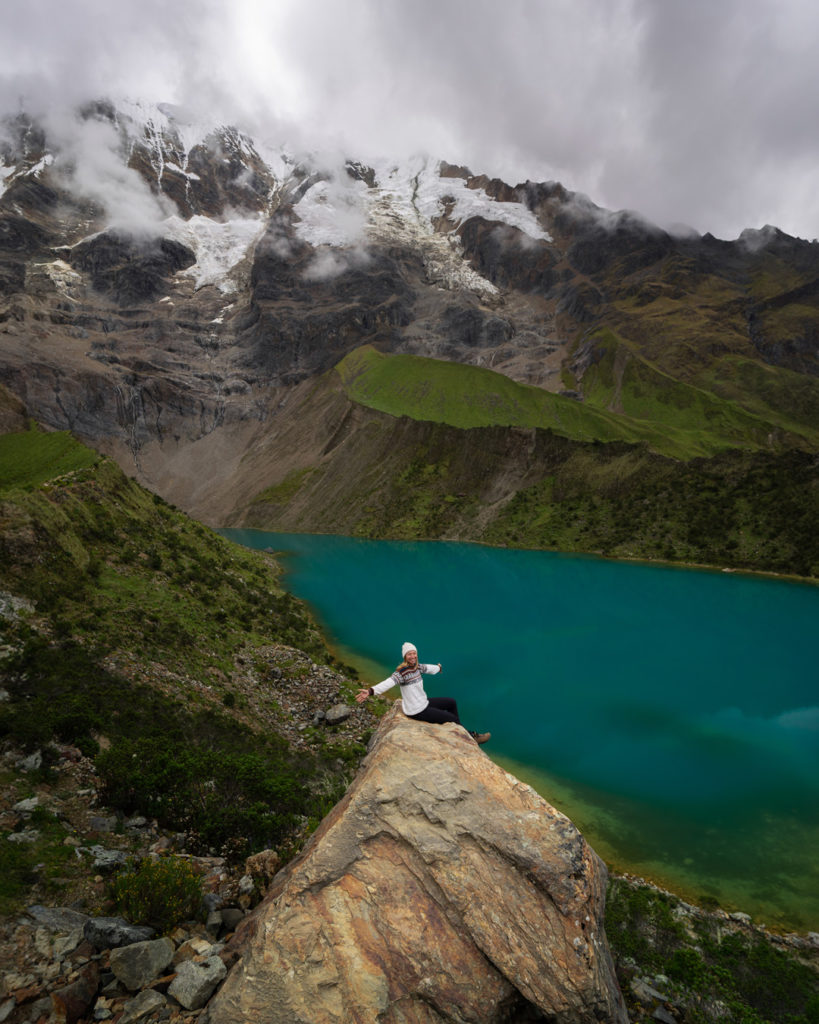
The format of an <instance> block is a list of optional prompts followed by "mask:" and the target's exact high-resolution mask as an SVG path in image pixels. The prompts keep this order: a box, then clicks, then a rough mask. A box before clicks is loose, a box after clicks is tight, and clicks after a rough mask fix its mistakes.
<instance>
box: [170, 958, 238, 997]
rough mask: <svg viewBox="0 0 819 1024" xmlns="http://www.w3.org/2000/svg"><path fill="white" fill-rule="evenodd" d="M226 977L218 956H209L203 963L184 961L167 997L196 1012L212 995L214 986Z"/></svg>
mask: <svg viewBox="0 0 819 1024" xmlns="http://www.w3.org/2000/svg"><path fill="white" fill-rule="evenodd" d="M226 975H227V968H226V967H225V965H224V963H223V962H222V960H221V959H220V958H219V957H218V956H209V957H208V958H207V960H205V962H204V963H201V964H197V963H194V962H193V961H192V960H186V961H185V962H184V963H181V964H180V965H179V968H178V970H177V974H176V977H175V978H174V980H173V981H172V982H171V984H170V987H169V989H168V995H170V996H173V998H174V999H176V1000H177V1002H179V1003H181V1004H182V1006H184V1007H185V1009H186V1010H198V1009H200V1007H202V1006H204V1005H205V1003H206V1002H207V1001H208V1000H209V999H210V997H211V996H212V995H213V992H214V990H215V989H216V986H217V985H218V984H219V982H220V981H222V979H223V978H224V977H225V976H226Z"/></svg>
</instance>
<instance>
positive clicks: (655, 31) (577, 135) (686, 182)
mask: <svg viewBox="0 0 819 1024" xmlns="http://www.w3.org/2000/svg"><path fill="white" fill-rule="evenodd" d="M818 47H819V4H817V3H816V2H815V0H504V2H503V3H499V2H498V0H491V2H490V0H172V2H171V3H168V2H167V0H5V2H4V4H3V11H2V34H1V35H0V107H2V108H4V109H5V110H16V109H19V107H20V105H21V103H23V104H25V105H26V106H28V107H29V108H30V109H34V110H48V111H50V112H52V113H54V112H57V111H59V110H61V109H64V108H65V107H67V106H69V105H70V104H71V103H74V102H78V101H81V100H83V99H87V98H91V97H98V96H102V95H107V96H111V97H117V96H129V97H131V98H141V99H145V100H150V101H156V102H161V101H166V102H175V103H180V104H183V105H185V106H187V107H189V108H195V109H197V110H199V111H201V112H203V113H205V112H206V113H208V114H209V115H212V116H214V117H216V118H218V119H220V120H225V121H231V122H234V123H238V124H240V125H241V126H243V127H245V128H247V129H248V130H251V131H253V132H256V133H258V134H261V135H263V136H265V137H266V138H267V139H268V140H269V141H277V140H278V141H281V142H284V141H287V142H288V143H290V144H291V145H292V146H293V147H294V148H305V147H306V148H312V149H321V148H322V147H327V148H328V150H330V149H336V150H343V151H344V152H345V153H347V154H348V155H349V156H352V157H354V158H358V159H362V160H365V161H366V160H367V159H374V158H375V157H378V156H393V155H394V156H395V157H396V159H398V158H400V157H401V156H403V155H407V154H410V153H417V152H419V151H420V152H426V153H428V154H430V155H432V156H435V157H442V158H445V159H448V160H450V161H452V162H458V163H465V164H467V165H468V166H469V167H470V168H471V169H472V170H473V171H474V172H476V173H481V172H485V173H489V174H491V175H498V176H500V177H502V178H504V179H505V180H506V181H509V182H510V183H516V182H518V181H523V180H526V179H527V178H531V179H536V180H549V179H557V180H559V181H562V182H563V184H564V185H566V186H567V187H568V188H570V189H573V190H576V191H581V192H585V193H586V194H588V195H589V196H590V197H591V199H593V200H594V201H595V202H596V203H598V204H599V205H601V206H605V207H608V208H610V209H624V208H625V209H632V210H637V211H639V212H641V213H642V214H644V215H645V216H647V217H649V218H650V219H652V220H654V221H655V222H657V223H659V224H661V225H663V226H670V225H674V224H684V225H689V226H691V227H693V228H695V229H697V230H698V231H701V232H705V231H711V232H712V233H713V234H715V235H717V236H719V237H722V238H734V237H736V236H737V234H739V232H740V231H741V230H742V229H743V228H745V227H761V226H762V225H764V224H766V223H771V224H775V225H777V226H778V227H780V228H782V229H783V230H785V231H788V232H789V233H791V234H794V235H798V236H801V237H804V238H811V239H812V238H816V237H819V187H817V171H819V116H817V108H818V107H819V59H817V49H818Z"/></svg>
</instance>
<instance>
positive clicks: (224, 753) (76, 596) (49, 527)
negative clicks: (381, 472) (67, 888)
mask: <svg viewBox="0 0 819 1024" xmlns="http://www.w3.org/2000/svg"><path fill="white" fill-rule="evenodd" d="M0 481H2V483H0V634H2V643H0V672H2V675H3V686H4V688H5V689H6V690H7V692H8V699H7V700H4V701H3V702H2V704H0V737H9V738H11V739H13V740H14V742H15V744H17V745H19V746H22V747H23V748H24V749H27V750H35V749H39V750H41V751H43V754H44V757H45V758H46V761H45V764H44V769H43V770H44V773H45V775H44V778H47V772H48V758H49V756H50V755H49V747H48V744H49V742H50V741H51V740H52V739H57V740H59V741H61V742H63V743H69V744H73V745H75V746H79V747H80V749H81V750H82V751H83V752H84V753H85V754H87V755H88V756H91V757H93V758H94V759H95V762H96V766H97V769H98V771H99V773H100V775H101V777H102V781H103V786H104V793H103V797H104V799H105V800H106V801H107V803H108V806H111V807H113V808H115V809H117V810H120V811H122V812H123V813H125V814H133V813H140V814H144V815H146V816H149V817H155V818H157V819H158V820H159V822H160V824H161V825H162V826H163V827H166V828H168V829H170V830H173V831H180V832H186V833H187V834H188V849H189V850H190V851H191V852H206V851H207V850H209V849H221V850H222V852H223V853H224V854H225V855H226V856H229V857H240V856H242V855H243V854H245V853H247V852H249V850H250V849H251V848H255V849H259V848H263V847H264V846H270V845H276V846H277V848H279V849H281V850H282V851H285V850H287V849H288V847H289V846H292V844H293V843H294V842H296V841H297V840H299V839H303V838H304V828H305V820H306V819H305V817H304V816H305V815H306V816H307V818H309V819H311V820H312V824H313V825H315V824H317V822H318V820H319V819H320V818H321V817H322V816H323V814H324V813H326V811H327V810H328V809H329V807H330V806H332V804H333V803H334V802H335V799H337V798H338V796H340V794H341V792H343V788H344V786H345V784H346V776H345V770H342V769H339V768H338V766H337V762H338V759H339V758H342V759H344V758H347V757H348V756H349V757H350V758H353V759H354V760H355V759H357V758H358V757H359V756H360V754H362V753H363V747H362V748H361V749H356V750H353V748H352V746H351V747H350V749H349V750H339V749H338V748H337V746H334V745H333V744H330V743H328V744H326V747H325V746H322V744H324V743H325V741H324V739H323V738H317V739H316V744H315V745H314V746H308V747H306V748H304V749H299V750H296V749H295V748H293V747H292V746H291V744H290V741H289V740H288V738H287V727H288V719H287V715H286V713H285V712H284V711H283V709H282V706H281V704H280V702H279V700H278V693H277V691H276V688H275V684H274V679H275V678H282V680H283V682H282V684H281V685H284V686H287V687H288V688H289V689H290V690H291V691H292V690H294V689H295V688H297V687H299V686H301V685H302V683H301V680H302V679H305V678H306V675H305V673H307V672H309V670H310V669H309V666H310V665H311V664H312V662H313V661H317V662H319V663H323V664H328V663H331V664H332V663H333V659H332V658H331V656H330V655H329V653H328V652H327V650H326V648H325V646H324V642H323V640H322V638H321V636H320V635H319V633H318V631H317V630H316V628H315V626H314V624H313V623H312V621H311V620H310V618H309V616H308V615H307V613H306V611H305V609H304V607H303V606H302V605H301V604H300V603H299V602H298V601H296V600H295V599H294V598H293V597H292V596H291V595H289V594H287V593H286V592H285V591H283V590H282V588H281V586H280V585H279V567H278V565H277V564H276V563H275V561H273V559H272V558H271V557H270V556H268V555H266V554H263V553H261V552H252V551H248V550H246V549H244V548H240V547H237V546H236V545H234V544H231V543H230V542H228V541H227V540H225V539H224V538H222V537H220V536H219V535H218V534H216V533H214V532H213V531H211V530H209V529H207V528H205V527H204V526H202V525H200V524H198V523H196V522H194V521H192V520H191V519H189V518H188V517H187V516H185V515H183V514H182V513H181V512H179V511H177V510H176V509H174V508H172V507H171V506H169V505H168V504H166V503H165V502H164V501H162V500H161V499H159V498H157V497H155V496H153V495H152V494H150V493H149V492H147V491H146V490H144V489H143V488H142V487H140V486H139V485H138V484H136V483H135V482H134V481H133V480H130V479H129V478H127V477H126V476H125V475H124V474H123V473H122V472H121V470H120V469H119V468H118V467H117V466H116V465H115V464H114V463H113V462H111V461H110V460H108V459H105V458H101V457H100V456H99V455H97V454H96V453H94V452H91V451H90V450H89V449H87V448H85V447H84V446H83V445H81V444H79V443H78V442H76V441H75V440H74V439H73V438H71V437H70V436H69V435H67V434H48V433H45V432H41V431H39V430H37V429H36V428H34V429H31V430H28V431H22V432H18V433H11V434H6V435H3V436H0ZM10 609H11V610H10ZM272 652H275V658H276V664H277V665H278V669H277V671H278V672H279V676H278V677H273V676H270V674H269V670H270V666H271V664H272V662H271V658H272V657H274V654H273V653H272ZM339 678H341V677H339ZM305 685H306V684H305ZM347 685H348V686H350V687H352V686H353V684H352V683H348V684H347ZM290 724H292V723H290ZM356 763H357V760H356ZM345 764H346V762H345ZM204 778H207V779H211V780H212V783H211V788H210V789H203V786H202V780H203V779H204ZM328 794H329V796H328ZM328 799H329V803H328ZM10 850H11V852H12V853H14V851H13V850H12V844H10V843H3V842H2V837H0V876H2V875H3V872H4V870H5V869H6V868H8V869H9V871H11V870H12V868H14V865H9V864H7V863H6V861H5V860H4V859H3V858H4V857H6V859H7V855H8V856H11V854H10V853H9V851H10ZM18 867H19V865H18ZM14 870H15V871H16V868H15V869H14ZM6 895H7V896H8V894H6ZM12 895H13V894H12ZM1 896H2V893H0V897H1ZM10 898H11V897H10ZM1 902H2V900H0V903H1Z"/></svg>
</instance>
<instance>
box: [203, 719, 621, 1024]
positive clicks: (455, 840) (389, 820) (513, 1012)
mask: <svg viewBox="0 0 819 1024" xmlns="http://www.w3.org/2000/svg"><path fill="white" fill-rule="evenodd" d="M605 886H606V870H605V866H604V865H603V863H602V861H601V860H600V859H599V858H598V857H597V855H596V854H595V853H594V851H593V850H592V849H591V848H590V847H589V845H588V844H587V843H586V841H585V840H584V839H583V837H582V836H581V835H580V833H579V832H578V830H577V829H576V828H575V827H574V825H573V824H572V823H571V821H569V819H568V818H566V817H565V816H564V815H563V814H561V813H560V812H559V811H557V810H555V809H554V808H553V807H551V806H550V805H549V804H548V803H546V801H545V800H543V799H542V798H541V797H540V796H538V794H537V793H535V792H534V790H532V789H531V788H530V787H529V786H527V785H524V784H523V783H522V782H519V781H518V780H517V779H515V778H514V777H513V776H511V775H509V774H508V773H507V772H505V771H503V770H502V769H501V768H499V767H498V766H497V765H496V764H494V763H493V762H492V761H491V760H490V759H489V758H488V757H487V756H486V754H485V753H484V752H483V750H482V748H479V747H478V746H477V745H476V744H475V743H474V741H473V740H472V739H471V738H470V737H469V735H468V734H467V733H466V732H465V731H464V730H463V729H461V728H460V727H458V726H455V725H446V726H438V725H426V724H423V723H419V722H413V721H411V720H410V719H407V718H405V717H404V716H403V715H402V714H401V711H400V710H399V708H398V706H397V705H396V706H394V707H393V708H392V709H391V710H390V711H389V712H388V714H387V715H386V716H385V717H384V719H383V720H382V723H381V725H380V726H379V729H378V731H377V733H376V735H375V737H374V742H373V746H372V748H371V750H370V753H369V755H368V757H367V759H366V760H365V762H364V764H363V766H362V768H361V770H360V772H359V774H358V776H357V777H356V779H355V781H354V782H353V784H352V786H351V787H350V789H349V791H348V793H347V795H346V796H345V797H344V799H343V800H342V801H340V803H339V804H338V805H337V806H336V807H335V808H334V810H333V811H332V812H331V813H330V814H329V815H328V816H327V818H325V820H324V821H323V822H322V824H321V826H320V827H319V829H318V830H317V831H316V833H315V835H314V836H313V837H312V839H311V841H310V842H309V844H308V845H307V846H306V847H305V849H304V851H303V852H302V854H301V855H300V856H299V858H297V859H296V860H295V861H293V862H291V864H289V865H288V866H287V867H286V868H285V869H284V870H283V871H281V872H280V873H279V875H278V876H277V877H276V879H275V880H274V882H273V885H272V887H271V889H270V891H269V893H268V895H267V897H266V898H265V900H264V901H263V902H262V903H261V904H260V905H259V907H258V908H257V910H256V911H255V913H254V914H253V915H252V916H251V917H250V918H248V919H246V921H245V923H244V924H243V925H242V926H240V928H239V929H238V930H237V933H236V936H235V938H234V940H233V945H234V948H235V949H237V950H238V951H239V952H240V953H241V954H242V956H241V959H240V960H239V962H237V964H236V966H235V967H234V968H233V970H232V971H231V972H230V974H229V975H228V977H227V979H226V981H225V983H224V985H223V986H222V989H221V991H220V992H219V993H218V994H217V995H216V997H215V998H214V999H213V1000H212V1001H211V1003H210V1005H209V1019H210V1024H239V1022H251V1021H253V1022H255V1021H259V1020H264V1021H266V1022H268V1024H330V1022H333V1024H342V1022H348V1021H349V1022H360V1024H365V1022H366V1024H371V1022H372V1021H374V1020H378V1021H380V1022H382V1024H390V1022H393V1024H399V1022H400V1024H415V1022H418V1024H421V1022H424V1024H432V1022H438V1021H449V1022H451V1021H480V1022H481V1024H493V1022H498V1024H500V1022H501V1021H503V1022H509V1021H532V1020H541V1019H544V1016H545V1019H548V1020H550V1021H555V1022H557V1021H559V1022H567V1024H568V1022H577V1024H580V1022H592V1021H606V1022H612V1024H618V1022H625V1021H626V1020H627V1017H626V1012H625V1008H624V1004H623V1001H622V997H621V994H620V991H619V989H618V987H617V982H616V980H615V977H614V970H613V966H612V961H611V956H610V953H609V949H608V944H607V941H606V937H605V933H604V931H603V912H604V900H605Z"/></svg>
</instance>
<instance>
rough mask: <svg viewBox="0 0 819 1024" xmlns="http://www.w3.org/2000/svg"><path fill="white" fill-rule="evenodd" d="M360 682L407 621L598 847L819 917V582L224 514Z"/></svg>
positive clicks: (234, 535) (526, 769)
mask: <svg viewBox="0 0 819 1024" xmlns="http://www.w3.org/2000/svg"><path fill="white" fill-rule="evenodd" d="M222 532H223V533H224V534H225V535H226V536H228V537H229V538H230V539H232V540H234V541H236V542H238V543H240V544H244V545H246V546H249V547H255V548H263V549H264V548H271V549H273V550H275V551H277V552H280V553H282V555H283V557H282V559H281V560H282V564H283V565H284V567H285V570H286V574H287V575H286V579H285V585H286V586H287V587H288V589H290V590H291V591H292V592H293V593H294V594H296V595H297V596H299V597H301V598H303V599H304V600H305V601H307V602H308V603H309V604H310V606H311V607H312V608H313V610H314V612H315V614H316V617H317V619H318V620H319V622H320V623H321V625H322V628H323V629H324V631H325V634H326V636H327V639H328V642H329V643H330V644H331V646H332V647H333V648H334V649H335V650H336V652H337V653H338V654H339V656H341V657H342V658H343V659H344V660H345V661H348V662H351V663H352V664H355V665H356V667H357V668H359V670H360V671H362V673H363V678H365V679H366V681H367V682H377V681H378V679H380V678H383V677H385V676H386V675H387V674H388V673H389V672H390V671H391V670H392V669H393V668H394V667H395V664H396V663H397V661H398V660H400V646H401V643H402V642H403V641H404V640H411V641H412V642H413V643H415V644H416V645H417V646H418V650H419V656H420V659H421V661H424V660H428V661H432V662H439V661H440V662H441V663H442V664H443V666H444V671H443V673H442V675H440V676H436V677H429V678H428V680H427V690H428V692H429V693H430V695H436V694H437V695H442V696H443V695H446V696H452V697H455V698H456V699H457V701H458V705H459V709H460V713H461V719H462V721H463V722H464V724H465V725H466V726H467V728H473V729H480V730H483V729H489V730H491V732H492V741H491V744H490V745H488V746H487V747H484V750H486V752H487V753H488V754H489V755H490V756H492V757H493V759H495V760H496V761H498V763H500V764H501V765H502V766H503V767H505V768H507V769H508V770H509V771H512V772H513V773H514V774H515V775H517V776H518V777H519V778H521V779H523V780H524V781H526V782H528V783H530V784H531V785H533V787H534V788H535V789H537V790H538V792H540V793H542V794H543V796H544V797H545V798H546V799H547V800H549V801H550V802H551V803H553V804H554V805H555V806H556V807H558V808H559V809H560V810H562V811H563V812H564V813H566V814H567V815H568V816H569V817H570V818H572V820H573V821H574V822H575V823H576V824H577V825H578V827H580V828H581V829H582V831H583V832H584V834H585V835H586V837H587V838H588V839H589V841H590V842H591V844H592V845H593V846H594V847H595V849H596V850H597V852H598V853H599V854H600V855H601V856H602V857H603V858H604V860H606V861H607V862H608V863H609V864H611V865H612V866H613V867H615V868H616V869H618V870H624V871H630V872H633V873H635V874H639V875H641V876H643V877H645V878H648V879H650V880H652V881H655V882H657V883H658V884H660V885H664V886H666V887H667V888H669V889H672V890H674V891H677V892H679V893H680V894H681V895H683V896H685V897H687V898H690V899H704V898H705V899H709V900H718V901H719V903H720V904H721V905H722V906H724V907H725V908H726V909H730V910H742V911H745V912H746V913H749V914H751V915H752V917H754V919H755V920H757V921H760V922H765V923H767V924H768V925H772V926H777V927H781V928H785V929H795V930H799V931H806V930H819V861H818V860H817V857H816V850H817V849H819V686H817V680H818V679H819V672H817V667H816V636H817V627H819V587H814V586H810V585H807V584H799V583H792V582H784V581H779V580H772V579H764V578H759V577H751V576H740V575H735V574H726V573H720V572H704V571H692V570H683V569H676V568H668V567H657V566H649V565H640V564H632V563H619V562H612V561H606V560H603V559H594V558H585V557H577V556H564V555H559V554H555V553H553V552H542V551H515V550H507V549H495V548H486V547H482V546H478V545H471V544H452V543H429V542H390V541H365V540H357V539H352V538H347V537H334V536H315V535H306V534H270V533H264V532H261V531H253V530H224V531H222Z"/></svg>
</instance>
